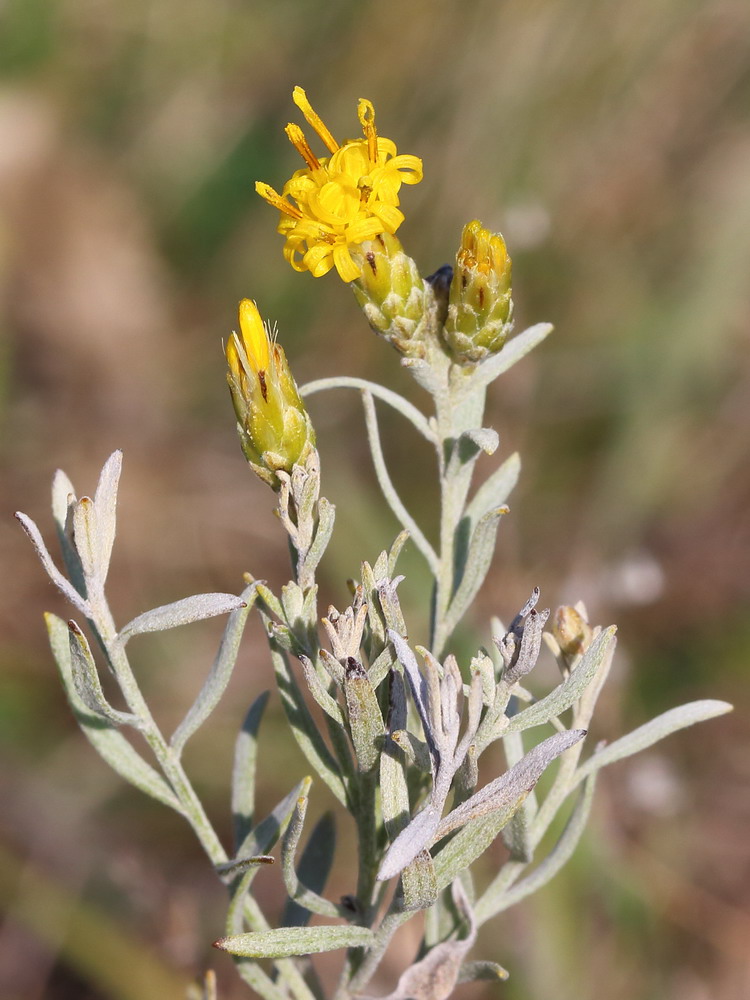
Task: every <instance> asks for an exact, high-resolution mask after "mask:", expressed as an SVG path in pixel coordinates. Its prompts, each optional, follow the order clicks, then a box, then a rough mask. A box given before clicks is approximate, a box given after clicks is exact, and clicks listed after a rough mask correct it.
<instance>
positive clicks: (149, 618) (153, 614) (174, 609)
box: [120, 594, 244, 643]
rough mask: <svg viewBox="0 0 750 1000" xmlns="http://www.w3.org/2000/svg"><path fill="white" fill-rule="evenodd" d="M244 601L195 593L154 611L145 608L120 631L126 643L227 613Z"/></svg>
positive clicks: (232, 596)
mask: <svg viewBox="0 0 750 1000" xmlns="http://www.w3.org/2000/svg"><path fill="white" fill-rule="evenodd" d="M243 604H244V601H243V600H242V598H241V597H237V595H236V594H194V595H193V596H192V597H183V598H182V600H181V601H175V602H174V603H173V604H163V605H162V606H161V607H159V608H152V609H151V611H144V613H143V614H142V615H138V617H137V618H134V619H133V620H132V621H131V622H128V624H127V625H126V626H125V627H124V628H123V629H122V630H121V631H120V640H121V641H122V642H123V643H126V642H127V641H128V639H130V638H132V637H133V636H134V635H140V634H142V633H144V632H164V631H166V629H170V628H176V627H177V626H178V625H189V624H190V623H191V622H198V621H201V620H202V619H203V618H213V617H215V616H216V615H225V614H227V613H228V612H230V611H236V610H237V608H241V607H242V606H243Z"/></svg>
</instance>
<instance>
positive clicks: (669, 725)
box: [576, 698, 733, 782]
mask: <svg viewBox="0 0 750 1000" xmlns="http://www.w3.org/2000/svg"><path fill="white" fill-rule="evenodd" d="M732 707H733V706H732V705H730V704H729V703H728V702H726V701H717V700H715V699H711V698H706V699H703V700H702V701H691V702H688V703H687V704H686V705H680V706H679V707H678V708H671V709H670V710H669V711H668V712H664V713H663V714H662V715H657V717H656V718H655V719H652V720H651V721H650V722H647V723H645V725H643V726H639V727H638V729H634V730H633V732H632V733H628V734H627V736H621V737H620V739H619V740H615V741H614V743H610V744H609V746H605V747H604V749H603V750H600V751H599V752H598V753H595V754H594V755H593V756H592V757H589V759H588V760H587V761H586V762H585V763H583V764H581V766H580V767H579V768H578V771H577V773H576V781H577V782H578V781H582V780H583V779H584V778H586V777H588V775H590V774H594V773H595V772H596V771H598V770H599V769H600V768H602V767H606V766H607V764H613V763H614V762H615V761H617V760H622V759H623V758H624V757H630V756H631V755H632V754H634V753H639V752H640V751H641V750H645V749H646V748H647V747H650V746H653V744H654V743H658V742H659V740H662V739H664V737H665V736H669V735H670V734H671V733H675V732H677V730H678V729H685V728H686V727H687V726H693V725H695V723H696V722H705V721H706V720H707V719H713V718H715V717H716V716H717V715H724V714H725V713H726V712H731V711H732Z"/></svg>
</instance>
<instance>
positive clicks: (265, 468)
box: [226, 299, 315, 489]
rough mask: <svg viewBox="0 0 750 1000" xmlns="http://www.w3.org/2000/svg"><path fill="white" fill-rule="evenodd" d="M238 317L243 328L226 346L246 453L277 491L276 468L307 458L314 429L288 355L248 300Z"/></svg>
mask: <svg viewBox="0 0 750 1000" xmlns="http://www.w3.org/2000/svg"><path fill="white" fill-rule="evenodd" d="M239 320H240V332H239V334H237V333H233V334H232V336H231V337H230V338H229V341H228V342H227V346H226V355H227V364H228V365H229V371H228V373H227V381H228V382H229V391H230V393H231V395H232V402H233V404H234V411H235V413H236V414H237V424H238V429H239V433H240V441H241V443H242V450H243V451H244V453H245V457H246V458H247V460H248V462H249V463H250V465H251V466H252V468H253V470H254V471H255V472H256V473H257V474H258V475H259V476H260V477H261V479H263V480H264V481H265V482H267V483H268V484H269V485H270V486H273V487H274V489H276V488H278V485H279V481H278V478H277V476H276V472H278V471H279V470H280V469H283V470H284V471H286V472H291V470H292V467H293V466H294V465H297V464H299V463H301V462H304V460H305V459H306V457H307V455H308V454H309V453H310V451H311V449H312V448H313V447H314V445H315V431H314V430H313V427H312V424H311V423H310V418H309V417H308V415H307V411H306V409H305V405H304V403H303V402H302V400H301V399H300V395H299V391H298V389H297V385H296V383H295V381H294V378H293V377H292V373H291V372H290V371H289V365H288V362H287V360H286V355H285V354H284V351H283V349H282V348H281V347H280V346H279V345H278V344H277V343H276V341H275V339H273V338H272V337H271V335H270V333H269V331H268V328H267V326H266V325H265V324H264V322H263V320H262V319H261V316H260V313H259V312H258V307H257V306H256V305H255V303H254V302H251V300H250V299H243V300H242V302H240V308H239Z"/></svg>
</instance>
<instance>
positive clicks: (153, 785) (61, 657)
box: [45, 614, 183, 813]
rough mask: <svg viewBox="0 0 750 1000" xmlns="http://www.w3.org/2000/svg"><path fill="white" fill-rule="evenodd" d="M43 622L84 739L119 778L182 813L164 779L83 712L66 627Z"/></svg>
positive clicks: (56, 620) (108, 726)
mask: <svg viewBox="0 0 750 1000" xmlns="http://www.w3.org/2000/svg"><path fill="white" fill-rule="evenodd" d="M45 621H46V623H47V631H48V633H49V640H50V646H51V647H52V652H53V654H54V657H55V660H56V662H57V666H58V668H59V670H60V677H61V679H62V682H63V687H64V688H65V693H66V695H67V696H68V701H69V702H70V705H71V708H72V709H73V714H74V715H75V717H76V719H77V721H78V724H79V725H80V727H81V729H82V730H83V734H84V736H85V737H86V739H87V740H88V741H89V743H91V745H92V746H93V747H94V749H95V750H96V751H97V752H98V753H99V755H100V756H101V757H103V759H104V760H105V761H106V762H107V764H109V766H110V767H111V768H112V770H113V771H115V772H116V773H117V774H119V775H120V777H121V778H124V779H125V780H126V781H129V782H130V783H131V784H132V785H135V787H136V788H139V789H140V790H141V791H142V792H145V793H146V795H150V796H151V797H152V798H154V799H158V800H159V801H160V802H163V803H164V804H165V805H168V806H170V807H171V808H172V809H175V810H176V811H177V812H179V813H182V812H183V809H182V806H181V805H180V803H179V801H178V799H177V797H176V796H175V794H174V792H173V791H172V789H171V788H170V787H169V785H168V784H167V782H166V781H165V780H164V778H162V776H161V775H160V774H158V773H157V772H156V771H155V770H154V769H153V767H151V766H150V765H149V764H147V763H146V761H145V760H144V759H143V758H142V757H141V756H140V754H138V753H137V752H136V751H135V750H134V749H133V747H132V746H131V745H130V743H128V741H127V740H126V739H125V737H124V736H123V735H122V733H120V732H119V731H118V730H117V729H116V728H114V727H113V726H112V725H111V724H110V723H109V722H107V721H106V720H105V719H102V718H101V716H98V715H92V714H91V712H90V711H89V710H88V709H87V708H86V705H85V704H84V703H83V701H82V700H81V698H80V697H79V695H78V692H77V691H76V687H75V684H74V683H73V668H72V665H71V655H70V640H69V638H68V634H69V633H68V626H67V625H66V623H65V622H64V621H63V620H62V619H61V618H58V617H57V616H56V615H51V614H47V615H45Z"/></svg>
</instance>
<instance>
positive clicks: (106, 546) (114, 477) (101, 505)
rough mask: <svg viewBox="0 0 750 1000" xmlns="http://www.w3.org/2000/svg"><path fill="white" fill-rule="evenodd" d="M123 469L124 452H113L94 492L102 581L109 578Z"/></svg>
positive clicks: (98, 558) (100, 577)
mask: <svg viewBox="0 0 750 1000" xmlns="http://www.w3.org/2000/svg"><path fill="white" fill-rule="evenodd" d="M121 471H122V452H121V451H115V452H113V453H112V454H111V455H110V456H109V458H108V459H107V461H106V462H105V463H104V467H103V469H102V471H101V475H100V476H99V482H98V484H97V487H96V493H95V494H94V508H95V513H96V536H97V539H96V540H97V572H98V574H99V579H100V580H101V583H102V584H104V581H105V580H106V578H107V571H108V569H109V561H110V559H111V557H112V546H113V545H114V541H115V529H116V522H117V518H116V511H117V488H118V486H119V483H120V473H121Z"/></svg>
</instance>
